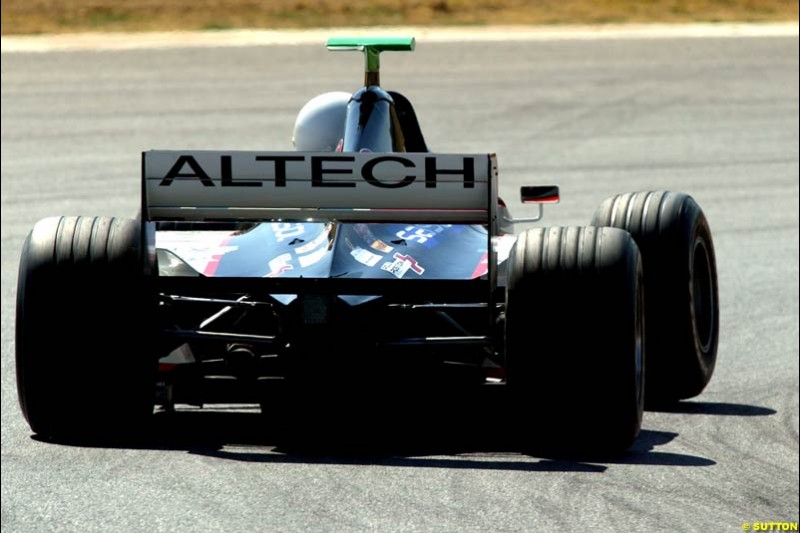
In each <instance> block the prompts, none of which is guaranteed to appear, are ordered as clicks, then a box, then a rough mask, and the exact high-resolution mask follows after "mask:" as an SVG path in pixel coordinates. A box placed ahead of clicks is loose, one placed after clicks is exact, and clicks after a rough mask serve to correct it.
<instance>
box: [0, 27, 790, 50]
mask: <svg viewBox="0 0 800 533" xmlns="http://www.w3.org/2000/svg"><path fill="white" fill-rule="evenodd" d="M342 35H348V36H364V35H373V36H374V35H381V36H398V35H411V36H415V37H416V38H417V40H418V42H419V43H420V44H425V43H449V42H498V41H561V40H596V39H674V38H726V37H796V36H797V35H798V23H797V22H778V23H740V24H739V23H736V24H730V23H708V24H610V25H599V26H483V27H447V26H445V27H424V26H423V27H413V26H403V27H400V26H393V27H369V28H320V29H310V30H227V31H196V32H148V33H74V34H54V35H24V36H10V37H2V39H0V42H1V43H2V46H1V48H2V52H3V53H12V52H60V51H76V50H141V49H164V48H200V47H229V46H270V45H298V44H319V45H322V44H323V43H324V42H325V40H326V39H327V38H328V37H333V36H342Z"/></svg>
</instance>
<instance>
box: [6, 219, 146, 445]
mask: <svg viewBox="0 0 800 533" xmlns="http://www.w3.org/2000/svg"><path fill="white" fill-rule="evenodd" d="M141 239H142V233H141V231H140V222H138V221H135V220H129V219H118V218H107V217H53V218H46V219H43V220H41V221H39V222H38V223H37V224H36V225H35V226H34V228H33V230H32V231H31V233H30V234H29V235H28V237H27V239H26V240H25V244H24V245H23V249H22V256H21V259H20V266H19V278H18V284H17V317H16V371H17V391H18V395H19V403H20V406H21V408H22V413H23V415H24V416H25V418H26V420H27V421H28V424H29V425H30V427H31V429H32V430H33V431H34V432H35V433H36V434H38V435H39V436H41V437H43V438H48V439H53V440H61V441H74V440H81V441H82V440H97V439H100V440H113V439H115V438H119V437H123V436H124V437H128V436H132V435H133V434H134V432H135V431H136V430H137V429H140V428H141V427H142V424H143V423H145V422H146V421H147V420H148V419H149V417H150V415H152V412H153V401H154V389H155V376H156V370H157V360H156V359H154V358H151V357H149V355H148V353H152V351H153V350H152V349H151V347H150V340H151V338H152V336H151V334H150V333H151V331H152V328H151V327H150V325H149V324H150V320H151V318H150V317H152V316H153V314H154V311H155V307H154V306H152V307H151V306H150V303H151V302H150V300H149V299H148V297H147V296H146V295H147V294H149V293H150V291H148V290H147V288H146V287H145V283H146V281H145V280H146V277H145V276H144V275H143V270H144V269H143V263H144V261H143V254H142V245H141V242H140V241H141ZM148 348H150V349H149V350H148Z"/></svg>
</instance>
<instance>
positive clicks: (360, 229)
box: [353, 224, 394, 254]
mask: <svg viewBox="0 0 800 533" xmlns="http://www.w3.org/2000/svg"><path fill="white" fill-rule="evenodd" d="M353 229H354V230H355V232H356V234H357V235H358V236H359V237H361V238H362V239H364V242H366V243H369V246H370V248H372V249H373V250H377V251H379V252H382V253H385V254H388V253H389V252H391V251H392V250H394V248H393V247H391V246H389V245H388V244H386V243H385V242H383V241H382V240H380V239H379V238H377V237H376V236H375V234H374V233H372V231H370V229H369V226H367V225H366V224H356V225H355V226H353Z"/></svg>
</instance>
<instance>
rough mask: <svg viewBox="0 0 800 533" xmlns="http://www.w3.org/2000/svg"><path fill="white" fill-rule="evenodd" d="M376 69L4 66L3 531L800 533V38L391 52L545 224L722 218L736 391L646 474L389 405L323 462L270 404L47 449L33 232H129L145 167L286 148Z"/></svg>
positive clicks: (252, 64)
mask: <svg viewBox="0 0 800 533" xmlns="http://www.w3.org/2000/svg"><path fill="white" fill-rule="evenodd" d="M361 65H362V60H361V58H359V57H356V56H355V55H351V54H330V53H328V52H326V51H325V49H324V48H323V47H322V46H293V47H251V48H248V47H244V48H235V49H234V48H230V49H215V48H208V49H191V50H189V49H177V50H168V51H155V50H138V51H124V52H71V53H46V54H25V53H19V54H3V56H2V529H3V531H81V532H89V531H103V532H106V531H251V530H263V531H298V530H319V531H366V530H372V531H656V530H670V531H739V530H741V525H742V523H743V522H752V521H781V522H782V521H794V522H796V521H797V520H798V40H797V38H796V37H795V38H747V39H675V40H670V39H660V40H641V41H639V40H624V41H616V40H604V41H561V42H530V43H519V42H517V43H493V44H481V45H459V44H436V45H425V44H424V43H422V44H420V45H419V46H418V49H417V52H416V53H414V54H385V58H384V61H383V71H384V74H383V83H384V86H385V87H387V88H393V89H398V90H401V91H402V92H404V93H405V94H406V95H407V96H408V97H410V98H411V100H412V101H413V102H415V105H416V108H417V112H418V115H419V117H420V121H421V123H422V127H423V131H424V132H425V134H426V137H427V139H428V142H429V144H430V146H431V147H432V148H433V149H434V150H436V151H444V152H460V151H470V152H472V151H477V152H485V151H495V152H497V153H498V155H499V162H500V169H501V171H500V174H501V179H502V192H503V194H504V196H505V197H506V198H509V199H511V198H515V197H516V195H515V193H514V191H515V190H516V188H517V187H518V186H519V185H520V184H523V183H557V184H559V185H560V186H561V190H562V203H561V205H559V206H556V207H553V208H549V209H548V210H547V213H546V222H547V223H548V224H585V223H587V222H588V221H589V218H590V217H591V214H592V212H593V210H594V208H595V206H596V205H597V204H598V203H599V202H600V201H601V200H602V199H603V198H604V197H606V196H607V195H610V194H613V193H615V192H621V191H627V190H642V189H659V188H666V189H672V190H681V191H686V192H688V193H690V194H692V195H693V196H694V197H695V198H696V199H697V200H698V201H699V203H700V204H701V205H702V206H703V208H704V209H705V211H706V213H707V216H708V218H709V220H710V223H711V226H712V230H713V232H714V238H715V245H716V251H717V258H718V263H719V284H720V299H721V317H722V320H721V336H722V341H721V344H720V350H719V362H718V366H717V372H716V375H715V376H714V379H713V380H712V382H711V384H710V386H709V387H708V388H707V390H706V391H705V392H704V393H703V394H702V395H701V396H700V397H698V398H696V399H695V400H692V401H687V402H684V403H681V404H680V405H678V406H677V407H676V408H674V409H673V410H671V411H669V412H647V413H646V414H645V421H644V427H643V431H642V433H641V436H640V437H639V440H638V441H637V443H636V444H635V446H634V447H633V449H632V450H631V451H630V452H629V453H627V454H626V455H623V456H621V457H614V458H608V457H606V458H602V457H600V458H585V459H581V458H579V459H574V460H563V459H548V458H541V457H535V456H531V455H527V454H525V453H521V452H519V451H518V450H517V449H515V446H514V443H513V442H509V440H508V439H505V438H504V436H503V435H504V433H505V432H504V428H505V427H508V425H519V424H526V425H527V426H528V427H530V428H532V429H533V430H535V427H536V426H535V422H534V421H531V420H525V419H515V420H508V419H504V418H503V417H502V416H500V415H499V413H498V412H497V408H493V409H471V410H470V411H469V412H467V413H461V414H460V415H459V414H457V413H456V412H455V410H454V407H455V406H454V405H452V404H445V405H440V406H431V407H430V409H428V410H427V411H425V412H417V413H411V416H410V417H409V418H410V419H411V420H414V421H416V420H417V419H418V420H419V423H418V424H410V423H406V424H405V425H403V426H394V425H393V424H392V421H391V420H386V419H385V418H383V417H381V416H380V415H379V414H378V413H379V410H378V409H376V408H375V406H376V403H379V402H378V400H376V399H373V398H365V401H364V405H365V406H369V407H364V408H363V409H361V410H358V409H353V410H351V411H349V412H346V413H342V414H341V420H342V424H341V429H340V430H338V431H331V432H328V433H327V434H325V435H317V437H316V439H317V440H315V444H316V446H312V447H311V449H310V450H309V449H305V448H302V447H301V448H299V449H292V448H291V447H289V448H284V449H282V448H280V447H277V448H276V447H275V443H276V439H277V437H276V436H275V435H274V433H272V432H271V431H270V430H269V429H268V428H265V422H264V421H263V420H262V418H260V417H259V415H258V414H257V413H256V412H255V411H254V410H251V411H242V412H225V410H217V411H211V412H195V411H187V412H182V413H179V414H178V416H176V417H175V418H171V419H170V418H168V417H165V416H164V415H158V416H157V417H156V419H157V424H158V425H159V426H160V428H161V429H162V431H163V436H162V437H159V438H156V439H155V440H153V441H147V442H145V443H144V444H143V445H139V446H130V447H126V446H122V447H111V448H103V447H82V446H67V445H57V444H51V443H46V442H41V441H39V440H36V439H35V438H33V437H32V435H31V432H30V430H29V429H28V427H27V425H26V423H25V421H24V419H23V418H22V415H21V413H20V411H19V409H18V406H17V398H16V386H15V381H14V362H13V345H14V335H13V324H14V319H13V317H14V301H15V290H16V289H15V285H16V269H17V262H18V256H19V250H20V247H21V245H22V241H23V239H24V236H25V234H26V232H27V231H28V230H29V229H30V227H31V226H32V225H33V224H34V222H35V221H36V220H37V219H39V218H41V217H45V216H48V215H55V214H103V215H115V216H130V215H131V214H133V213H134V212H135V210H136V208H137V202H138V191H139V182H138V177H139V153H140V152H141V151H142V150H143V149H148V148H195V149H200V148H219V149H237V148H238V149H274V150H282V149H290V148H291V144H290V138H291V127H292V123H293V120H294V117H295V114H296V112H297V111H298V110H299V108H300V107H301V106H302V105H303V103H304V102H305V101H306V100H308V99H309V98H311V97H312V96H314V95H315V94H317V93H319V92H323V91H327V90H352V89H354V88H355V87H356V86H357V85H358V82H359V81H360V69H361ZM517 212H518V214H522V213H521V212H520V211H519V210H518V211H517ZM87 329H90V325H87ZM567 342H569V339H565V343H567ZM63 356H64V357H78V356H79V354H70V353H64V354H63ZM567 378H568V377H567V376H565V377H564V394H565V395H568V394H569V382H568V379H567ZM557 400H558V399H557V398H554V401H557ZM97 401H98V402H101V401H103V399H102V398H98V399H97ZM78 408H85V409H90V408H91V406H88V405H87V406H79V407H78ZM394 427H401V428H402V431H401V432H400V431H398V432H397V433H402V436H403V437H404V438H402V439H398V440H397V442H396V443H393V442H391V441H390V442H388V443H387V442H386V440H385V439H383V440H381V439H373V437H374V436H375V434H376V433H377V432H379V431H385V430H387V429H392V428H394ZM398 436H399V435H398ZM586 438H587V439H591V438H592V435H586Z"/></svg>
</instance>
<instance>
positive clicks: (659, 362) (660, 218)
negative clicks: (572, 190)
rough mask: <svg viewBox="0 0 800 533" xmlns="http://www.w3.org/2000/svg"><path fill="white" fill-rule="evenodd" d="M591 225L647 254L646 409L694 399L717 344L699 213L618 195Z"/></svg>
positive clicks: (709, 252)
mask: <svg viewBox="0 0 800 533" xmlns="http://www.w3.org/2000/svg"><path fill="white" fill-rule="evenodd" d="M592 225H593V226H611V227H615V228H621V229H624V230H626V231H628V232H630V233H631V235H633V238H634V239H635V240H636V243H637V244H638V245H639V249H640V250H641V253H642V260H643V262H644V278H645V310H646V311H645V314H646V318H645V324H646V329H647V331H646V339H647V347H646V350H647V369H646V372H647V398H646V400H647V403H648V405H652V406H656V405H659V404H669V403H674V402H676V401H678V400H682V399H685V398H691V397H693V396H697V395H698V394H700V392H702V390H703V389H704V388H705V386H706V384H708V381H709V380H710V379H711V375H712V374H713V372H714V365H715V364H716V360H717V345H718V343H719V299H718V295H717V266H716V260H715V256H714V242H713V241H712V239H711V230H710V229H709V227H708V222H707V221H706V217H705V215H704V214H703V211H702V210H701V209H700V206H698V205H697V203H696V202H695V201H694V199H693V198H692V197H691V196H688V195H686V194H683V193H674V192H665V191H651V192H638V193H628V194H619V195H616V196H612V197H610V198H607V199H606V200H605V201H604V202H603V203H602V204H601V205H600V207H599V208H598V209H597V211H596V212H595V215H594V218H593V219H592Z"/></svg>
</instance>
